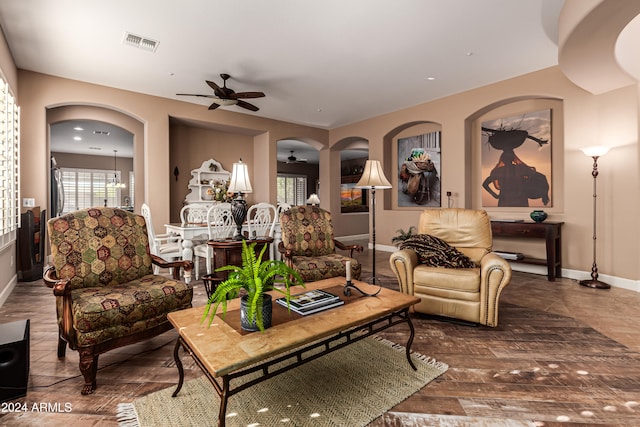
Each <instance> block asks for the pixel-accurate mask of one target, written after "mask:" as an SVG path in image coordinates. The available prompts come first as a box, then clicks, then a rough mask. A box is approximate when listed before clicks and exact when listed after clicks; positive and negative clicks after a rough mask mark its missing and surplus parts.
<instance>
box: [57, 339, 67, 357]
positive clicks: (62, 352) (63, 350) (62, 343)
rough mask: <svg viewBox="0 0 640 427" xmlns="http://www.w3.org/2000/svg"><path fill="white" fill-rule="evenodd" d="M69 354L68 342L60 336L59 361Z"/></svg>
mask: <svg viewBox="0 0 640 427" xmlns="http://www.w3.org/2000/svg"><path fill="white" fill-rule="evenodd" d="M66 353H67V342H66V341H65V340H63V339H62V337H61V336H58V359H62V358H64V356H65V354H66Z"/></svg>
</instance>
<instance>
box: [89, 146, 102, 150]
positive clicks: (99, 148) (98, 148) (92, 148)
mask: <svg viewBox="0 0 640 427" xmlns="http://www.w3.org/2000/svg"><path fill="white" fill-rule="evenodd" d="M89 150H102V147H89Z"/></svg>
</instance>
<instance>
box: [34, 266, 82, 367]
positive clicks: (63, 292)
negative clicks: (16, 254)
mask: <svg viewBox="0 0 640 427" xmlns="http://www.w3.org/2000/svg"><path fill="white" fill-rule="evenodd" d="M42 280H43V281H44V283H45V284H46V285H47V286H48V287H50V288H53V295H55V296H57V297H62V314H61V317H60V320H61V325H60V334H61V336H62V338H63V339H64V340H65V341H66V342H68V343H69V345H70V346H72V348H75V341H74V340H73V336H74V334H73V331H72V328H73V314H72V312H71V289H70V288H69V287H68V286H67V285H68V284H69V281H68V280H66V279H58V275H57V274H56V269H55V267H53V266H52V265H48V266H47V267H46V268H45V270H44V272H43V273H42ZM62 356H64V350H62V349H61V348H60V345H58V357H62Z"/></svg>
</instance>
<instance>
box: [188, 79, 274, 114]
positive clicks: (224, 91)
mask: <svg viewBox="0 0 640 427" xmlns="http://www.w3.org/2000/svg"><path fill="white" fill-rule="evenodd" d="M220 77H222V81H223V83H222V87H220V86H218V85H217V84H216V83H215V82H212V81H209V80H205V82H206V83H207V84H208V85H209V87H211V89H213V93H214V94H213V95H202V94H197V93H177V94H176V95H178V96H199V97H202V98H212V99H215V101H214V102H213V104H211V105H210V106H209V110H215V109H216V108H218V107H220V106H225V107H226V106H228V105H237V106H238V107H242V108H246V109H247V110H251V111H258V110H259V108H258V107H256V106H255V105H253V104H250V103H248V102H247V101H243V99H250V98H262V97H264V96H265V95H264V93H263V92H236V91H234V90H233V89H231V88H228V87H227V80H228V79H230V78H231V76H230V75H229V74H220Z"/></svg>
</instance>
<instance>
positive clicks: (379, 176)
mask: <svg viewBox="0 0 640 427" xmlns="http://www.w3.org/2000/svg"><path fill="white" fill-rule="evenodd" d="M356 188H391V184H390V183H389V181H388V180H387V177H385V176H384V172H383V171H382V165H381V164H380V160H367V163H366V164H365V165H364V172H363V173H362V178H360V181H358V183H357V184H356Z"/></svg>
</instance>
